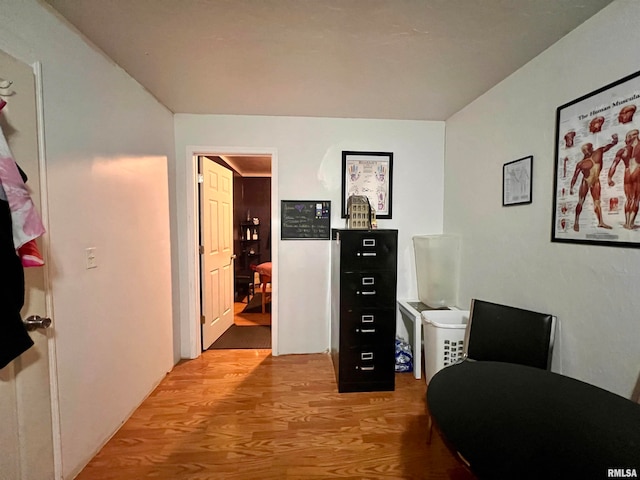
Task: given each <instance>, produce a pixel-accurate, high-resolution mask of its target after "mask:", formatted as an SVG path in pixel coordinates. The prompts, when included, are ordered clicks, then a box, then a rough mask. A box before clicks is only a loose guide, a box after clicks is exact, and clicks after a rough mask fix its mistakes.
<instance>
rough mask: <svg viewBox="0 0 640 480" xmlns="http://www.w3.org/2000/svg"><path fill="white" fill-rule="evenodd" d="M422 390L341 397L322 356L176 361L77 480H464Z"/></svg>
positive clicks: (401, 383) (407, 383)
mask: <svg viewBox="0 0 640 480" xmlns="http://www.w3.org/2000/svg"><path fill="white" fill-rule="evenodd" d="M426 435H427V416H426V404H425V384H424V379H423V380H415V379H414V378H413V376H412V375H411V374H409V373H402V374H396V390H395V391H394V392H372V393H346V394H339V393H338V391H337V388H336V382H335V377H334V373H333V367H332V364H331V359H330V356H329V355H327V354H313V355H282V356H278V357H273V356H271V352H270V350H209V351H206V352H204V353H203V355H202V356H201V357H200V358H198V359H196V360H188V361H184V362H181V363H180V364H178V365H177V366H176V367H175V369H174V370H173V371H172V372H171V373H170V374H169V375H167V377H166V378H165V379H164V380H163V381H162V383H161V384H160V385H159V386H158V388H156V390H155V391H154V392H153V393H152V394H151V395H150V396H149V397H148V398H147V399H146V400H145V401H144V403H143V404H142V405H141V406H140V408H138V409H137V410H136V411H135V412H134V414H133V415H132V417H131V418H130V419H129V420H128V421H127V422H126V423H125V424H124V425H123V426H122V428H121V429H120V430H119V431H118V432H117V433H116V435H115V436H114V437H113V438H112V439H111V440H110V441H109V442H108V443H107V445H106V446H105V447H104V448H103V449H102V450H101V451H100V452H99V453H98V454H97V455H96V457H95V458H94V459H93V460H92V461H91V462H90V463H89V465H87V467H86V468H85V469H84V470H83V471H82V472H81V473H80V475H79V476H78V477H77V478H78V479H79V480H114V479H118V480H120V479H127V480H134V479H135V480H137V479H143V478H155V479H160V480H182V479H185V480H210V479H230V480H233V479H246V480H251V479H260V480H270V479H273V480H283V479H292V480H297V479H301V480H302V479H304V480H321V479H322V480H324V479H332V478H338V479H352V480H355V479H452V480H472V479H474V478H475V477H473V475H472V474H470V473H469V472H468V471H467V470H466V469H465V468H464V467H463V466H462V464H461V463H460V462H459V461H458V460H457V459H456V458H455V457H454V456H453V455H452V454H451V453H450V452H449V450H447V448H446V447H445V445H444V444H443V443H442V440H441V439H440V437H439V436H438V434H437V433H436V432H435V431H434V434H433V440H432V443H431V444H430V445H429V444H427V443H426Z"/></svg>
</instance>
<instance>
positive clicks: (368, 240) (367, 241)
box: [362, 238, 376, 247]
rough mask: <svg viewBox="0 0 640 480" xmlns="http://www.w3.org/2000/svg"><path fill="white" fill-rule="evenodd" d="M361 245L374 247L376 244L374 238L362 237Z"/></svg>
mask: <svg viewBox="0 0 640 480" xmlns="http://www.w3.org/2000/svg"><path fill="white" fill-rule="evenodd" d="M362 246H363V247H375V246H376V239H375V238H363V239H362Z"/></svg>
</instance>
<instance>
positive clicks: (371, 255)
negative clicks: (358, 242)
mask: <svg viewBox="0 0 640 480" xmlns="http://www.w3.org/2000/svg"><path fill="white" fill-rule="evenodd" d="M376 255H377V253H376V252H363V253H362V256H363V257H375V256H376Z"/></svg>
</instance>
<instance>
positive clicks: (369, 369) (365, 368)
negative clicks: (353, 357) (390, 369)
mask: <svg viewBox="0 0 640 480" xmlns="http://www.w3.org/2000/svg"><path fill="white" fill-rule="evenodd" d="M375 368H376V367H360V370H362V371H363V372H371V371H373V370H375Z"/></svg>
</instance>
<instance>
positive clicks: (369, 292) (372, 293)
mask: <svg viewBox="0 0 640 480" xmlns="http://www.w3.org/2000/svg"><path fill="white" fill-rule="evenodd" d="M375 294H376V291H375V290H371V291H368V292H362V295H375Z"/></svg>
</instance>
